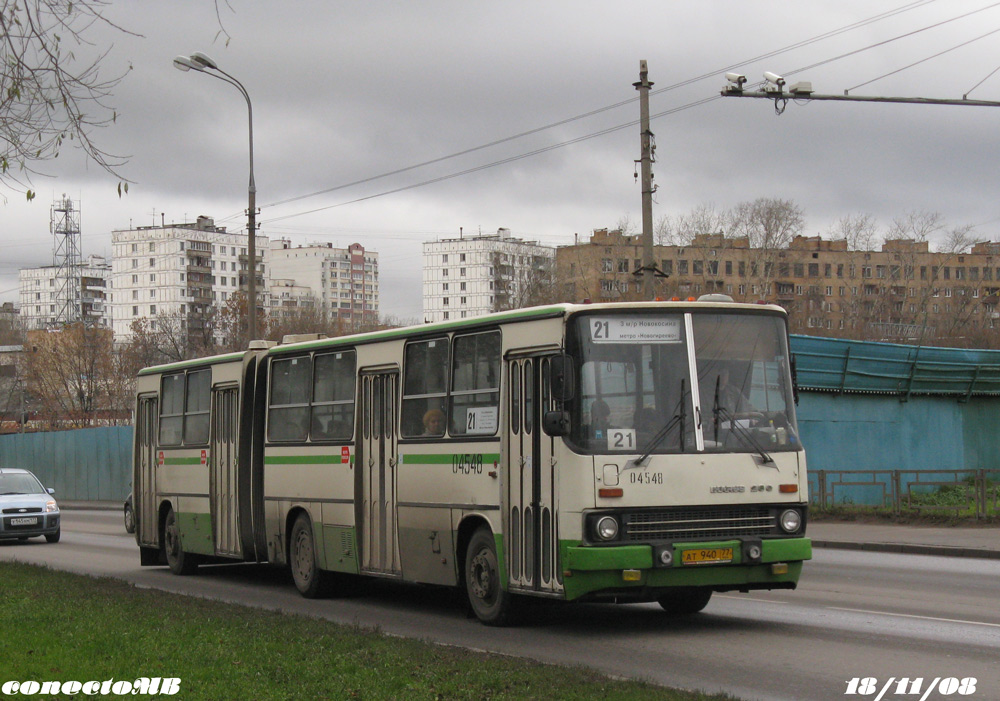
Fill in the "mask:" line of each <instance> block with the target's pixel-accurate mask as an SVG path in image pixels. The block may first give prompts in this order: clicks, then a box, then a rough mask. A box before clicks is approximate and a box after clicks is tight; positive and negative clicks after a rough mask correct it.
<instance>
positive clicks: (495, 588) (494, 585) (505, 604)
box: [465, 528, 515, 626]
mask: <svg viewBox="0 0 1000 701" xmlns="http://www.w3.org/2000/svg"><path fill="white" fill-rule="evenodd" d="M465 591H466V594H467V595H468V597H469V604H470V605H471V606H472V611H473V613H475V614H476V618H478V619H479V620H480V621H482V622H483V623H485V624H486V625H488V626H504V625H509V624H510V623H513V622H514V614H515V611H514V595H513V594H511V593H510V592H508V591H506V590H504V588H503V586H502V585H501V582H500V567H499V564H498V560H497V548H496V543H495V542H494V540H493V534H492V533H491V532H490V530H489V529H488V528H480V529H478V530H477V531H476V532H475V533H473V535H472V539H471V540H470V541H469V547H468V549H467V550H466V554H465Z"/></svg>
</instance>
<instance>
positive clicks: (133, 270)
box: [111, 216, 268, 341]
mask: <svg viewBox="0 0 1000 701" xmlns="http://www.w3.org/2000/svg"><path fill="white" fill-rule="evenodd" d="M255 244H256V258H257V261H256V265H255V268H256V274H257V290H258V309H261V308H266V307H267V306H268V305H267V301H268V300H267V285H266V284H265V280H266V279H267V274H268V267H267V266H268V262H267V254H268V239H267V237H265V236H260V235H258V236H257V239H256V241H255ZM111 246H112V279H111V288H112V289H111V324H112V330H113V331H114V334H115V340H116V341H119V340H125V339H127V338H128V337H129V336H130V335H131V332H132V324H133V322H135V321H136V320H138V319H146V320H147V322H148V324H149V328H150V330H152V331H156V330H158V329H163V328H164V325H166V324H169V325H170V327H171V328H172V329H174V330H176V329H178V328H183V329H184V330H186V331H187V332H188V333H189V334H198V333H201V332H203V331H204V330H205V328H206V321H207V318H208V317H209V315H210V312H211V309H212V307H216V308H219V307H221V306H223V305H225V303H226V302H227V301H228V300H229V298H230V297H231V296H232V295H234V294H236V293H237V292H239V291H241V290H242V291H243V292H244V293H245V292H246V286H247V282H248V281H249V269H250V261H249V258H248V255H247V237H246V235H245V234H239V233H228V232H227V231H226V229H225V227H219V226H216V225H215V222H214V220H213V219H212V218H211V217H204V216H202V217H198V219H197V221H195V222H189V223H183V224H169V225H168V224H164V225H162V226H141V227H138V228H135V229H123V230H117V231H113V232H112V233H111Z"/></svg>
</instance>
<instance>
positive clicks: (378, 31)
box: [0, 1, 1000, 317]
mask: <svg viewBox="0 0 1000 701" xmlns="http://www.w3.org/2000/svg"><path fill="white" fill-rule="evenodd" d="M902 4H903V3H902V2H875V3H873V2H819V3H799V2H790V1H788V2H766V3H765V2H759V1H757V2H743V3H615V4H608V3H598V2H544V3H529V2H515V3H503V4H480V3H469V2H461V3H460V2H430V3H388V2H366V3H329V2H300V3H284V4H280V5H279V4H275V3H264V2H248V3H240V4H234V5H233V6H232V9H230V8H229V7H228V6H226V5H225V4H222V6H221V7H220V11H221V13H222V18H223V26H224V27H225V29H226V31H227V32H228V34H229V36H230V40H229V42H228V45H226V44H225V43H224V41H223V39H221V38H217V37H216V35H217V33H218V31H219V26H218V23H217V22H216V18H215V8H214V6H213V4H212V3H205V2H197V3H196V2H177V3H170V4H166V3H163V4H152V3H143V4H141V5H139V4H133V3H119V4H118V5H115V6H113V7H112V8H110V14H111V16H112V17H113V19H115V21H117V22H118V23H120V24H121V25H122V26H125V27H127V28H129V29H132V30H133V31H135V32H138V33H140V34H142V35H143V37H141V38H139V37H132V36H127V35H115V36H113V35H108V37H109V40H110V41H113V42H114V44H115V46H114V48H113V50H112V52H111V54H110V57H111V58H110V64H109V66H108V69H109V71H110V72H112V73H113V72H114V70H115V69H120V68H122V67H124V66H126V65H128V64H131V65H132V67H133V70H132V71H131V73H130V74H129V75H128V77H127V78H126V80H125V81H124V82H123V83H122V85H121V86H120V87H119V89H118V90H117V91H116V95H115V101H114V104H115V106H116V107H117V108H118V112H119V115H120V116H119V119H118V122H117V124H115V125H114V127H112V128H110V129H108V130H105V131H104V132H103V133H102V134H100V135H99V138H101V140H102V143H103V144H104V145H105V146H106V148H107V149H108V150H110V151H113V152H118V153H124V154H129V155H130V156H131V161H130V163H129V164H128V166H127V167H126V168H125V169H124V172H125V174H126V176H127V177H129V178H130V179H133V180H134V181H135V184H134V185H133V186H132V187H131V188H130V190H131V194H129V195H128V196H127V197H125V198H122V199H121V200H119V199H118V197H117V195H116V194H115V186H116V184H117V183H116V181H115V179H114V178H112V177H110V176H107V175H106V174H103V173H101V172H100V171H98V170H97V169H95V168H94V167H93V166H87V165H86V164H84V163H83V162H82V160H81V159H80V158H79V157H78V156H74V155H73V154H71V153H68V152H67V153H66V154H64V155H63V156H61V157H60V160H59V162H57V163H52V164H49V170H50V171H51V172H52V173H53V174H55V175H56V176H58V177H56V178H54V179H52V180H43V179H40V180H37V181H36V182H35V186H36V189H37V191H38V192H39V197H38V200H36V201H35V202H34V203H31V204H26V203H24V202H23V201H22V198H21V196H20V195H18V194H17V193H12V194H9V196H8V202H7V204H6V205H2V207H0V250H3V251H4V252H5V253H6V255H5V256H4V258H5V260H6V261H7V264H6V266H7V267H3V266H0V299H14V298H15V295H14V294H13V293H11V291H10V290H11V288H14V287H16V277H12V275H16V273H15V272H14V271H15V270H16V266H17V265H35V264H38V263H40V262H47V260H48V258H49V257H50V253H49V251H50V248H51V243H50V240H51V239H50V236H49V235H48V202H49V200H50V199H52V198H53V197H54V196H58V195H60V194H61V193H63V192H66V193H67V194H69V195H70V196H72V197H74V198H80V199H81V200H82V203H81V204H82V209H83V228H84V252H85V253H90V252H94V253H103V252H106V251H107V249H108V248H109V246H108V242H109V240H110V232H111V230H113V229H117V228H127V227H129V226H130V225H137V224H152V223H158V222H159V221H160V216H161V213H163V216H164V217H165V219H166V221H168V222H171V221H181V220H183V219H186V218H188V219H189V218H191V217H194V216H197V215H199V214H208V215H214V216H215V217H216V218H217V219H220V220H221V219H224V218H227V217H232V218H231V219H226V220H225V222H224V223H225V224H227V225H228V226H229V227H230V228H231V229H234V230H235V229H239V228H240V227H241V226H242V225H243V224H242V222H243V219H242V215H241V214H240V213H241V212H242V210H243V208H244V207H245V206H246V185H247V135H246V111H245V105H244V103H243V101H242V98H241V97H240V95H239V94H238V93H237V91H236V90H235V89H233V88H231V87H229V86H226V85H223V84H222V83H221V82H219V81H217V80H213V79H211V78H208V77H206V76H204V75H197V74H195V73H188V74H182V73H180V72H178V71H176V70H174V68H173V67H172V66H171V60H172V58H173V56H174V55H176V54H189V53H190V52H192V51H195V50H201V51H204V52H205V53H208V54H209V55H211V56H213V58H215V59H216V60H217V61H218V63H219V65H220V66H221V67H223V68H224V69H225V70H227V71H229V72H230V73H232V74H233V75H234V76H236V77H238V78H239V79H240V80H241V81H242V82H243V83H244V84H245V85H246V87H247V89H248V90H249V92H250V94H251V97H252V99H253V106H254V141H255V157H256V163H255V165H256V176H257V178H256V179H257V186H258V190H259V194H258V203H259V204H261V205H268V204H270V203H273V202H277V201H280V200H284V199H287V198H290V197H295V196H298V195H302V194H308V193H312V192H316V191H319V190H323V189H326V188H331V187H335V186H337V185H340V184H344V183H348V182H352V181H355V180H359V179H362V178H366V177H370V176H372V175H376V174H379V173H384V172H388V171H392V170H396V169H398V168H401V167H405V166H408V165H411V164H414V163H419V162H422V161H426V160H430V159H434V158H438V157H441V156H443V155H447V154H450V153H454V152H457V151H461V150H463V149H467V148H471V147H474V146H477V145H480V144H484V143H488V142H491V141H493V140H496V139H499V138H503V137H506V136H509V135H512V134H516V133H519V132H522V131H525V130H529V129H533V128H536V127H539V126H542V125H545V124H549V123H552V122H556V121H559V120H563V119H566V118H568V117H572V116H574V115H578V114H582V113H585V112H588V111H590V110H594V109H597V108H600V107H604V106H606V105H612V104H615V103H618V102H621V101H626V100H631V99H633V98H634V97H635V96H636V91H635V90H634V89H633V87H632V85H631V84H632V83H633V82H635V81H636V80H637V79H638V75H637V74H638V63H639V59H646V60H648V62H649V68H650V78H651V79H652V80H653V81H654V82H655V83H656V85H655V87H654V91H656V90H662V89H663V88H666V87H668V86H671V85H673V84H675V83H678V82H681V81H684V80H686V79H688V78H691V77H694V76H698V75H701V74H703V73H706V72H713V74H712V75H713V77H711V78H709V79H706V80H702V81H700V82H697V83H694V84H692V85H689V86H686V87H683V88H678V89H675V90H670V91H666V92H661V93H657V94H654V95H653V97H652V99H651V111H652V112H653V113H654V114H656V113H658V112H663V111H667V110H671V109H675V108H678V107H683V106H684V105H687V104H689V103H691V102H694V101H696V100H700V99H702V98H705V97H710V96H713V95H716V94H718V91H719V89H720V87H721V85H722V83H723V77H722V75H721V69H722V68H723V67H725V66H727V65H729V64H732V63H736V62H739V61H743V60H746V59H748V58H752V57H754V56H758V55H761V54H763V53H765V52H768V51H772V50H774V49H777V48H780V47H783V46H787V45H790V44H792V43H793V42H795V41H798V40H801V39H806V38H809V37H813V36H816V35H819V34H821V33H823V32H826V31H829V30H831V29H835V28H837V27H841V26H844V25H847V24H849V23H851V22H856V21H858V20H861V19H864V18H866V17H870V16H873V15H875V14H876V13H877V12H884V11H887V10H890V9H892V8H894V7H900V6H902ZM984 5H985V3H974V2H949V3H944V2H936V3H931V4H928V5H926V6H924V7H920V8H917V9H914V10H913V11H910V12H906V13H901V14H898V15H897V16H896V17H894V18H892V19H888V20H885V21H883V22H879V23H876V24H872V25H869V26H867V27H864V28H861V29H857V30H855V31H851V32H847V33H844V34H843V35H841V36H838V37H835V38H832V39H828V40H826V41H823V42H820V43H816V44H812V45H809V46H806V47H803V48H800V49H796V50H795V51H793V52H789V53H787V54H783V55H781V56H776V57H774V58H772V59H769V60H766V61H759V62H756V63H753V64H751V65H748V66H746V67H745V68H743V69H741V70H742V71H743V72H745V73H747V75H749V76H750V77H751V79H756V78H757V76H759V75H760V74H761V73H762V72H763V71H764V70H773V71H775V72H778V73H786V74H792V72H793V71H795V70H796V69H799V68H802V67H806V66H810V65H813V64H817V63H820V62H822V61H825V60H827V59H829V58H832V57H835V56H838V55H841V54H846V53H848V52H851V51H854V50H857V49H859V48H862V47H864V46H868V45H870V44H874V43H876V42H880V41H884V40H886V39H888V38H890V37H892V36H896V35H899V34H903V33H905V32H908V31H913V30H915V29H918V28H921V27H924V26H928V25H930V24H933V23H935V22H939V21H942V20H945V19H948V18H950V17H954V16H957V15H959V14H962V13H963V12H968V11H971V10H973V9H976V8H978V7H982V6H984ZM998 18H1000V10H991V11H988V12H983V13H980V14H978V15H975V16H973V17H971V18H968V19H966V20H962V21H958V22H954V23H952V24H949V25H947V26H944V27H941V28H939V29H937V30H934V31H932V32H931V31H928V32H924V33H921V34H919V35H917V36H915V37H912V38H910V39H906V40H901V41H899V42H894V43H891V44H887V45H885V46H884V47H881V48H879V49H876V50H872V51H867V52H864V53H861V54H858V55H855V56H852V57H850V58H845V59H842V60H840V61H837V62H835V63H830V64H826V65H820V66H816V67H814V68H812V69H809V70H807V71H803V72H801V73H796V74H794V79H795V80H799V79H810V80H812V82H813V84H814V86H815V87H816V89H817V90H819V91H821V92H827V93H839V92H841V91H843V90H844V89H845V88H849V87H851V86H854V85H857V84H859V83H862V82H864V81H866V80H869V79H871V78H873V77H876V76H879V75H882V74H884V73H887V72H889V71H892V70H895V69H897V68H899V67H901V66H904V65H907V64H909V63H913V62H915V61H918V60H920V59H923V58H925V57H927V56H930V55H931V54H933V53H936V52H939V51H943V50H945V49H947V48H949V47H952V46H955V45H957V44H959V43H960V42H962V41H966V40H968V39H970V38H972V37H974V36H978V35H979V34H982V33H984V32H985V31H987V30H988V29H989V25H990V22H995V21H996V20H997V19H998ZM995 46H996V40H995V39H993V38H987V39H985V40H982V41H979V42H977V43H975V44H972V45H970V46H968V47H965V48H963V49H960V50H956V51H953V52H951V53H948V54H946V55H945V56H942V57H941V58H939V59H936V60H934V61H931V62H927V63H924V64H921V65H919V66H916V67H914V68H913V69H910V70H908V71H904V72H902V73H899V74H897V75H895V76H892V77H890V78H886V79H884V80H882V81H879V82H876V83H874V84H872V85H869V86H865V87H863V88H859V89H858V90H856V91H855V92H856V93H859V94H896V95H907V96H916V95H923V96H934V97H960V96H961V95H962V94H963V93H964V92H966V91H968V90H969V89H970V88H971V87H972V86H973V85H974V84H975V83H976V82H977V81H979V80H980V79H981V78H983V77H984V76H985V75H986V74H987V73H988V72H989V71H991V70H992V69H993V68H996V65H995V64H996V60H997V59H996V58H995V56H996V52H995V51H993V50H992V49H994V48H995ZM716 71H718V73H715V72H716ZM998 95H1000V76H996V77H995V78H994V79H993V80H991V81H987V82H986V83H985V84H984V85H983V86H982V87H980V88H979V89H977V90H976V91H975V93H973V96H974V97H977V98H981V99H990V98H995V97H997V96H998ZM637 118H638V106H637V104H636V103H634V102H633V103H630V104H628V105H626V106H623V107H619V108H617V109H614V110H609V111H607V112H602V113H600V114H598V115H595V116H593V117H590V118H587V119H583V120H579V121H574V122H571V123H567V124H564V125H562V126H560V127H557V128H554V129H551V130H547V131H544V132H541V133H539V134H535V135H532V136H530V137H526V138H524V139H521V140H518V141H516V142H512V143H506V144H501V145H498V146H495V147H492V148H489V149H484V150H482V151H477V152H476V153H472V154H468V155H466V156H463V157H460V158H456V159H453V160H450V161H447V162H444V163H439V164H436V165H434V166H430V167H427V168H423V169H420V170H418V171H414V172H410V173H405V174H400V175H396V176H392V177H389V178H385V179H382V180H378V181H376V182H372V183H368V184H365V185H359V186H356V187H352V188H347V189H344V190H340V191H337V192H333V193H329V194H327V195H322V196H317V197H312V198H309V199H306V200H301V201H298V202H294V203H290V204H286V205H281V206H275V207H267V206H265V208H264V211H263V213H262V216H261V221H262V222H263V229H262V231H263V232H264V233H267V234H269V235H284V236H289V237H291V238H292V239H293V240H295V241H298V242H305V241H317V240H330V241H334V242H336V243H338V244H339V245H346V244H348V243H350V242H352V241H355V240H357V241H361V242H362V243H363V244H364V245H365V246H367V247H370V248H374V249H376V250H378V251H379V252H380V254H381V256H382V261H383V263H382V278H381V279H382V290H383V294H382V306H383V311H384V312H386V313H391V314H396V315H399V316H404V317H416V316H418V315H419V313H420V299H419V295H420V286H419V281H420V269H419V266H420V243H421V242H422V241H423V240H428V239H433V238H436V237H438V236H452V235H456V234H457V233H458V229H459V227H464V228H465V231H466V232H471V231H477V230H478V229H479V227H482V229H483V230H484V231H494V230H495V229H496V228H498V227H500V226H507V227H510V228H511V229H512V230H513V231H514V233H515V234H516V235H522V236H525V237H527V238H536V239H541V240H543V241H546V242H548V243H570V242H572V237H573V234H574V233H579V234H580V235H581V236H586V235H587V233H588V232H589V231H590V230H591V229H593V228H597V227H602V226H613V225H614V223H615V222H616V221H617V220H618V219H619V218H620V217H621V216H623V215H629V216H630V217H631V218H632V220H633V221H635V222H638V221H639V220H640V216H639V210H640V202H639V188H638V187H637V186H636V184H635V182H634V179H633V177H632V175H633V170H634V165H633V161H634V160H635V159H636V158H637V157H638V148H639V146H638V145H639V135H638V128H637V127H629V128H628V129H625V130H621V131H616V132H614V133H611V134H608V135H606V136H602V137H599V138H594V139H589V140H585V141H581V142H580V143H576V144H573V145H569V146H566V147H564V148H560V149H556V150H553V151H549V152H547V153H544V154H541V155H538V156H534V157H531V158H527V159H524V160H518V161H514V162H512V163H509V164H506V165H502V166H497V167H495V168H490V169H487V170H482V171H479V172H476V173H473V174H470V175H466V176H464V177H461V178H455V179H449V180H444V181H442V182H439V183H436V184H433V185H428V186H426V187H421V188H417V189H412V190H407V191H404V192H400V193H398V194H395V195H390V196H386V197H380V198H376V199H371V200H367V201H364V202H359V203H356V204H351V205H346V206H336V207H332V208H328V209H324V210H323V211H320V212H317V213H315V214H310V215H306V216H298V217H294V218H290V219H279V218H281V217H285V216H287V215H291V214H296V213H300V212H305V211H308V210H313V209H318V208H323V207H328V206H330V205H338V204H340V203H344V202H348V201H351V200H354V199H357V198H361V197H367V196H370V195H374V194H377V193H380V192H384V191H388V190H392V189H395V188H402V187H406V186H409V185H412V184H415V183H419V182H423V181H427V180H432V179H435V178H439V177H442V176H446V175H448V174H450V173H454V172H458V171H461V170H465V169H470V168H475V167H478V166H482V165H484V164H487V163H491V162H494V161H498V160H502V159H505V158H510V157H515V156H518V155H520V154H524V153H527V152H529V151H532V150H534V149H539V148H544V147H547V146H550V145H553V144H557V143H560V142H563V141H569V140H572V139H576V138H579V137H583V136H586V135H588V134H593V133H596V132H598V131H601V130H603V129H607V128H610V127H614V126H617V125H622V124H626V123H628V122H630V121H633V120H635V119H637ZM995 121H996V115H995V113H993V112H992V111H991V110H988V109H978V110H977V109H973V108H947V107H909V106H896V105H865V104H848V103H812V104H808V105H796V104H789V105H788V107H787V110H786V112H785V114H784V115H782V116H781V117H777V116H775V115H774V111H773V108H772V105H771V104H769V103H767V102H764V101H759V100H737V99H730V98H726V99H719V100H715V101H713V102H710V103H708V104H705V105H702V106H700V107H697V108H692V109H687V110H683V111H679V112H677V113H676V114H673V115H671V116H665V117H662V118H659V119H656V120H654V122H653V124H652V129H653V131H654V132H655V133H656V140H657V145H658V150H657V155H658V163H657V164H656V166H655V167H654V172H655V173H656V181H657V183H658V185H659V188H660V189H659V192H658V193H657V205H656V208H655V215H656V216H658V217H659V216H663V215H668V214H678V213H684V212H687V211H689V210H691V209H692V208H694V207H695V206H697V205H699V204H703V203H707V202H714V203H715V204H716V205H717V206H719V207H729V206H731V205H732V204H735V203H736V202H738V201H742V200H750V199H755V198H757V197H765V196H766V197H781V198H786V199H792V200H794V201H795V202H796V203H797V204H799V205H800V206H801V207H802V208H803V210H804V211H805V213H806V217H807V222H808V230H809V231H810V233H821V232H823V231H824V230H825V229H826V228H827V227H828V226H829V225H830V224H831V223H832V222H833V221H835V220H836V219H837V218H838V217H840V216H843V215H847V214H851V213H855V212H869V213H871V214H873V215H875V216H876V217H877V218H878V219H879V220H880V221H881V222H882V223H883V224H884V225H887V224H888V223H889V222H890V221H891V219H892V218H893V217H896V216H901V215H903V214H904V213H906V212H907V211H912V210H928V211H939V212H941V213H942V214H943V215H944V217H945V219H946V220H947V221H948V222H949V223H950V224H954V225H958V224H964V223H973V224H979V225H980V226H979V228H978V230H977V231H978V234H979V235H980V237H981V238H991V239H997V238H1000V236H997V234H996V233H995V232H996V227H997V221H998V220H1000V213H998V205H997V204H996V198H994V197H992V196H990V192H991V191H990V190H989V189H987V187H988V186H989V185H990V184H992V182H993V178H994V172H995V165H994V164H995V163H996V162H997V155H998V154H997V149H998V146H997V143H996V139H995V137H994V134H995V132H996V129H995ZM11 280H13V282H11ZM4 291H6V292H4Z"/></svg>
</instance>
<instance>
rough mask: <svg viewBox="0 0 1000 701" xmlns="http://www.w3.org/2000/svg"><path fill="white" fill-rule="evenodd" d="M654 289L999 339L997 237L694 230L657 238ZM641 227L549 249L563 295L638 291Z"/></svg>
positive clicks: (866, 333)
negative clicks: (861, 238) (766, 241)
mask: <svg viewBox="0 0 1000 701" xmlns="http://www.w3.org/2000/svg"><path fill="white" fill-rule="evenodd" d="M654 259H655V261H656V265H657V267H658V268H659V269H660V270H661V271H662V272H663V273H665V274H666V275H667V276H668V277H666V278H658V279H657V282H656V294H657V296H659V297H661V298H668V299H669V298H671V297H675V296H676V297H680V298H682V299H685V298H687V297H697V296H700V295H702V294H705V293H709V292H721V293H725V294H728V295H730V296H732V297H733V299H735V300H736V301H740V302H755V301H758V300H767V301H769V302H776V303H778V304H780V305H781V306H783V307H785V308H786V309H787V310H788V311H789V316H790V321H791V330H792V332H793V333H814V334H817V335H825V336H838V337H845V338H859V339H865V340H883V341H898V342H909V343H913V342H921V343H931V342H941V343H944V344H949V345H961V346H980V347H992V346H996V345H998V343H1000V332H998V331H997V329H998V327H1000V314H998V312H997V303H998V298H1000V243H992V242H985V243H978V244H975V245H974V246H973V247H972V248H971V250H970V251H969V252H964V253H943V252H931V251H930V250H929V246H928V243H927V242H926V241H913V240H910V239H898V240H890V241H886V242H885V243H884V244H883V245H882V247H881V250H879V251H854V250H849V249H848V246H847V241H845V240H832V241H829V240H824V239H823V238H821V237H819V236H796V237H795V238H794V239H793V240H792V241H791V242H790V243H789V244H788V245H787V246H786V247H784V248H775V249H770V250H765V249H760V248H752V247H751V246H750V245H749V241H748V240H747V239H745V238H727V237H725V236H724V235H722V234H702V235H698V236H695V238H694V240H693V241H692V242H691V243H690V244H687V245H682V246H681V245H670V246H656V247H655V249H654ZM641 261H642V241H641V237H640V236H628V235H624V234H622V233H621V232H620V231H608V230H607V229H600V230H597V231H595V232H594V234H593V236H592V237H591V239H590V241H589V242H586V243H582V244H578V245H574V246H564V247H560V248H558V249H557V250H556V268H557V279H558V280H559V283H560V290H561V294H562V296H563V298H565V299H570V300H580V299H584V298H589V299H592V300H594V301H595V302H596V301H612V300H639V299H644V298H645V296H644V295H643V294H642V292H641V289H640V276H639V275H636V274H635V273H636V271H637V270H638V269H639V268H640V266H641V264H642V262H641Z"/></svg>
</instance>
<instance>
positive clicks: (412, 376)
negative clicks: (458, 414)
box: [400, 338, 448, 438]
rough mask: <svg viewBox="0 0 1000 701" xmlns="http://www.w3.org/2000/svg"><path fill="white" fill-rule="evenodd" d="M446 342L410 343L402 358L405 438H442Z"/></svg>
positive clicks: (443, 340) (436, 340) (402, 428)
mask: <svg viewBox="0 0 1000 701" xmlns="http://www.w3.org/2000/svg"><path fill="white" fill-rule="evenodd" d="M447 374H448V339H447V338H435V339H431V340H429V341H419V342H417V343H409V344H407V346H406V351H405V353H404V359H403V408H402V419H401V421H400V430H401V431H402V435H403V437H404V438H416V437H421V436H434V437H440V436H443V435H444V427H445V425H446V423H447V421H446V420H445V418H446V412H447V410H448V406H447V397H448V394H447V392H448V386H447V382H446V376H447Z"/></svg>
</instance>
